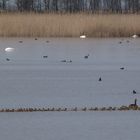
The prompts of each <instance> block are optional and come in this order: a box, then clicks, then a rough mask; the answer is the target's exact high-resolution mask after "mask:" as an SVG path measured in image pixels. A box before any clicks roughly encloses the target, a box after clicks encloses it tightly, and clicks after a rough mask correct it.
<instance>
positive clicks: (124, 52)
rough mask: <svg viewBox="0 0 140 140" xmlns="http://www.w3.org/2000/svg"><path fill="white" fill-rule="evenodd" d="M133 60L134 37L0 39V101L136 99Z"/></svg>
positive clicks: (112, 102) (139, 69)
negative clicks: (9, 49) (8, 49)
mask: <svg viewBox="0 0 140 140" xmlns="http://www.w3.org/2000/svg"><path fill="white" fill-rule="evenodd" d="M19 41H23V42H22V43H20V42H19ZM7 47H12V48H14V50H13V51H12V52H5V48H7ZM86 56H88V58H85V57H86ZM7 60H8V61H7ZM139 60H140V39H130V38H123V39H121V38H116V39H85V40H82V39H78V38H77V39H69V38H67V39H64V38H61V39H57V38H56V39H52V38H51V39H45V38H43V39H38V40H34V39H32V38H31V39H25V38H24V39H23V38H5V39H0V90H1V92H0V107H11V108H12V107H31V106H36V107H43V106H68V107H70V106H116V105H117V106H120V105H122V104H124V105H128V104H130V103H132V102H133V101H134V99H135V98H137V99H138V103H140V101H139V100H140V61H139ZM65 61H66V62H65ZM122 67H123V68H124V70H121V69H120V68H122ZM100 77H101V79H102V81H101V82H99V81H98V80H99V78H100ZM133 90H136V91H137V94H136V95H133V94H132V91H133Z"/></svg>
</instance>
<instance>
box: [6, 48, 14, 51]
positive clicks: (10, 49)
mask: <svg viewBox="0 0 140 140" xmlns="http://www.w3.org/2000/svg"><path fill="white" fill-rule="evenodd" d="M5 51H6V52H12V51H14V48H10V47H8V48H5Z"/></svg>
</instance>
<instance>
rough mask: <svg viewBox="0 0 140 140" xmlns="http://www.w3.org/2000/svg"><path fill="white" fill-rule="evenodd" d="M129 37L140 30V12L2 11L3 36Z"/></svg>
mask: <svg viewBox="0 0 140 140" xmlns="http://www.w3.org/2000/svg"><path fill="white" fill-rule="evenodd" d="M82 33H85V34H86V35H87V36H88V37H128V36H131V35H133V34H140V15H121V14H119V15H113V14H112V15H111V14H109V15H97V14H83V13H79V14H53V13H51V14H34V13H28V14H27V13H23V14H20V13H17V14H16V13H12V14H10V13H7V14H6V13H4V14H0V36H1V37H79V36H80V34H82Z"/></svg>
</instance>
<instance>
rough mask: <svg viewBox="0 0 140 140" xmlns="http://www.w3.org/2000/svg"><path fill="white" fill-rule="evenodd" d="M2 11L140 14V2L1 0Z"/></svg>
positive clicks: (111, 0)
mask: <svg viewBox="0 0 140 140" xmlns="http://www.w3.org/2000/svg"><path fill="white" fill-rule="evenodd" d="M0 11H20V12H24V11H35V12H46V11H47V12H69V13H74V12H85V11H86V12H92V13H99V12H100V13H107V12H110V13H139V12H140V0H0Z"/></svg>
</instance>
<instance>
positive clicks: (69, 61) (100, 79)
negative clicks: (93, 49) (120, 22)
mask: <svg viewBox="0 0 140 140" xmlns="http://www.w3.org/2000/svg"><path fill="white" fill-rule="evenodd" d="M138 37H140V35H136V34H134V35H132V38H138ZM80 38H81V39H85V38H87V36H86V35H85V34H83V35H80ZM35 40H38V38H35ZM129 42H130V41H129V40H127V43H129ZM19 43H23V41H22V40H20V41H19ZM46 43H49V41H48V40H47V41H46ZM119 44H122V41H120V42H119ZM13 51H14V48H11V47H7V48H5V52H13ZM89 56H90V55H89V54H87V55H85V56H84V59H88V58H89ZM43 58H44V59H46V58H48V56H47V55H44V56H43ZM6 61H10V58H6ZM61 62H65V63H72V60H61ZM124 69H125V68H124V67H121V68H120V70H124ZM98 81H99V82H102V77H99V79H98ZM132 94H137V91H136V90H132ZM129 107H130V108H131V107H132V108H133V107H134V108H135V107H138V105H137V99H135V100H134V104H130V105H129ZM95 110H96V109H95ZM0 112H1V111H0Z"/></svg>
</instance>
